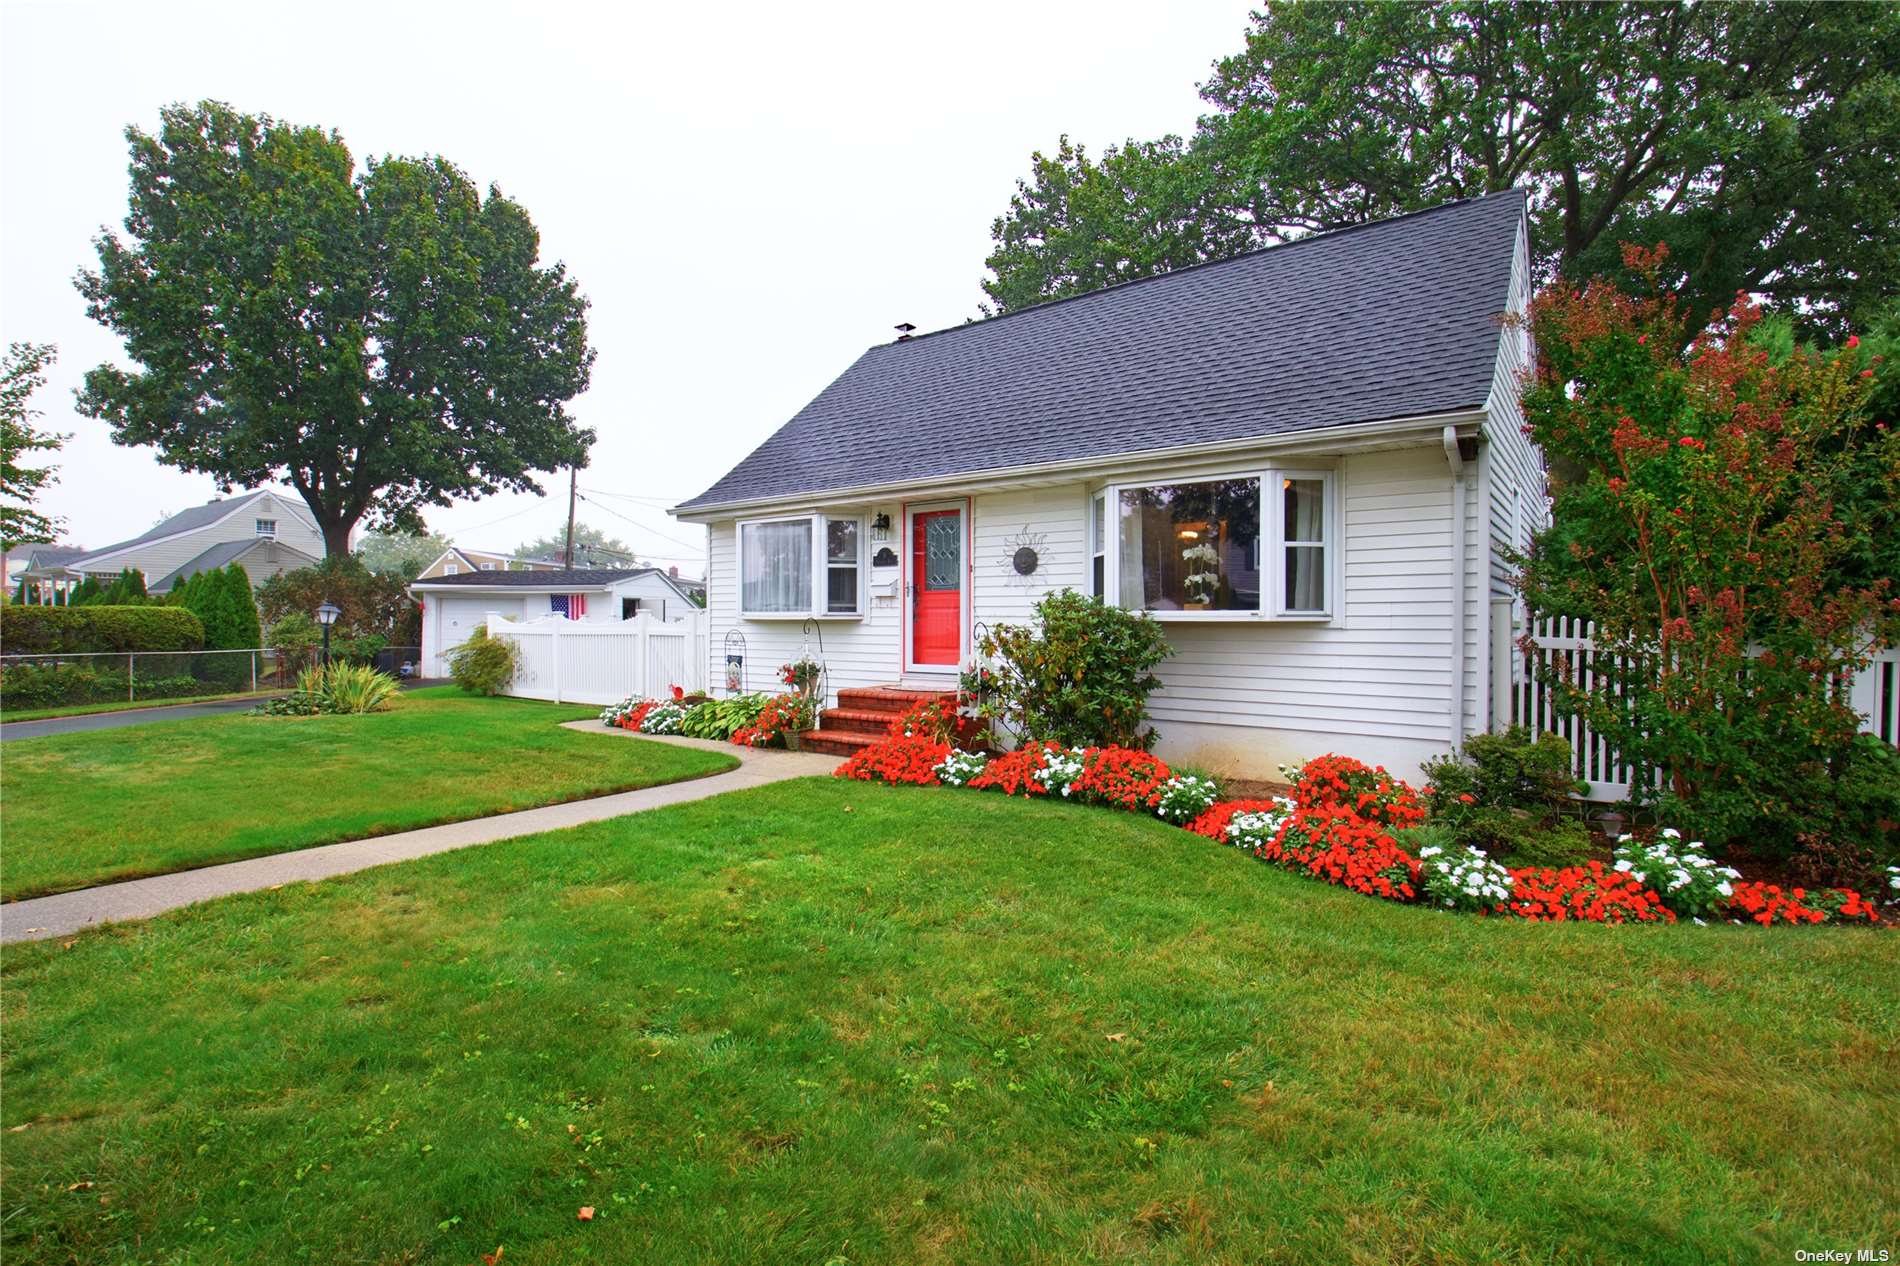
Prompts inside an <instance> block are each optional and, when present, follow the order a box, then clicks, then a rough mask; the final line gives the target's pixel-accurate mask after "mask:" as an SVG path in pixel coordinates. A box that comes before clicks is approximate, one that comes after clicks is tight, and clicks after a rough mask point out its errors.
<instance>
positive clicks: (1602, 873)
mask: <svg viewBox="0 0 1900 1266" xmlns="http://www.w3.org/2000/svg"><path fill="white" fill-rule="evenodd" d="M947 719H948V718H947V717H946V716H944V715H943V714H942V711H941V710H939V711H937V712H928V711H927V710H926V709H922V708H919V709H912V711H911V712H910V713H906V714H905V718H900V720H899V722H898V723H895V724H893V725H892V727H891V728H892V735H891V737H889V738H888V739H886V740H885V741H884V742H882V743H877V744H874V745H872V746H870V747H866V748H862V749H860V750H859V751H858V752H857V753H856V754H854V755H853V756H852V757H851V759H850V760H848V761H846V762H845V763H844V764H843V765H842V766H841V767H840V768H839V769H838V771H837V776H838V777H841V778H855V779H860V780H863V781H867V782H888V783H894V784H900V785H904V786H942V787H966V788H969V789H971V790H974V791H1000V792H1002V793H1003V794H1004V795H1006V796H1038V797H1044V798H1048V799H1052V800H1069V801H1078V802H1081V803H1084V804H1095V805H1101V806H1103V807H1106V808H1112V809H1120V810H1123V811H1126V812H1133V813H1152V814H1154V815H1155V816H1156V817H1158V818H1160V819H1162V820H1163V821H1166V822H1170V823H1173V824H1175V825H1177V826H1180V827H1181V828H1182V829H1183V830H1185V831H1187V832H1189V833H1191V834H1194V835H1200V836H1204V837H1206V838H1207V839H1211V840H1217V841H1219V842H1221V843H1223V844H1228V845H1232V846H1234V847H1236V848H1240V849H1242V850H1243V851H1245V852H1247V853H1248V854H1250V855H1251V856H1254V857H1256V858H1259V859H1260V860H1261V861H1264V862H1269V863H1272V864H1274V865H1277V866H1280V867H1283V868H1285V869H1288V870H1292V871H1295V872H1296V873H1299V874H1304V875H1308V876H1311V877H1313V878H1315V879H1320V880H1323V881H1325V882H1327V883H1330V884H1334V885H1337V886H1339V887H1342V888H1345V889H1347V890H1348V891H1351V892H1357V893H1361V894H1364V895H1366V896H1372V897H1378V898H1381V899H1382V900H1387V901H1402V902H1404V901H1419V902H1421V903H1424V904H1428V905H1430V906H1433V907H1435V908H1438V909H1441V910H1451V911H1462V912H1465V913H1471V914H1481V915H1490V916H1494V917H1503V918H1519V919H1528V920H1531V921H1534V922H1548V923H1561V922H1588V923H1674V922H1676V920H1677V918H1678V916H1680V917H1682V918H1684V919H1693V920H1694V921H1695V922H1697V923H1701V922H1703V918H1702V916H1704V915H1708V916H1712V917H1719V918H1727V919H1728V920H1729V921H1731V922H1734V923H1741V922H1743V921H1745V920H1746V921H1751V922H1754V923H1758V924H1761V925H1763V926H1770V925H1773V924H1776V923H1795V924H1803V923H1805V924H1815V923H1831V922H1838V923H1849V922H1864V923H1879V922H1880V915H1879V912H1878V911H1877V910H1876V909H1875V907H1874V904H1873V903H1872V902H1871V901H1869V900H1868V899H1867V898H1865V897H1863V896H1861V895H1860V894H1859V893H1855V892H1851V891H1849V890H1847V889H1844V888H1830V889H1803V888H1792V889H1787V890H1783V889H1782V888H1779V887H1777V886H1775V885H1772V884H1761V883H1748V882H1744V881H1742V880H1741V878H1740V876H1739V874H1738V873H1737V872H1736V871H1734V870H1733V869H1731V868H1729V867H1726V866H1718V865H1717V864H1716V863H1715V862H1714V861H1713V860H1712V859H1711V858H1709V857H1708V856H1706V855H1705V854H1704V853H1703V852H1702V851H1701V848H1702V846H1701V845H1700V844H1696V843H1685V842H1684V841H1683V840H1682V837H1681V835H1680V834H1679V833H1678V832H1676V831H1673V830H1664V831H1662V832H1661V833H1660V834H1659V836H1658V837H1657V838H1655V839H1653V840H1637V839H1636V838H1635V837H1633V836H1627V835H1626V836H1624V837H1623V838H1622V839H1621V840H1619V841H1618V843H1617V849H1616V855H1615V859H1614V865H1610V866H1606V865H1604V864H1603V863H1602V862H1599V861H1590V862H1586V863H1584V864H1583V865H1580V866H1557V867H1537V866H1526V867H1520V868H1517V869H1511V868H1508V867H1506V866H1504V865H1503V864H1501V863H1499V862H1497V861H1494V860H1493V859H1491V858H1490V857H1489V856H1487V855H1486V854H1485V852H1484V851H1483V850H1481V849H1476V848H1470V847H1462V846H1461V847H1457V848H1446V847H1443V846H1442V845H1440V844H1436V843H1434V844H1430V845H1427V846H1426V847H1423V848H1421V849H1419V852H1418V855H1416V856H1414V855H1413V854H1411V853H1409V852H1407V851H1406V849H1405V847H1404V846H1403V845H1402V844H1401V843H1400V841H1399V838H1398V835H1397V834H1395V832H1396V833H1403V832H1404V831H1405V829H1406V828H1409V827H1415V826H1419V825H1421V824H1423V823H1424V822H1425V820H1426V816H1427V815H1426V808H1425V803H1424V801H1423V800H1422V799H1421V798H1420V796H1419V794H1418V792H1417V791H1415V790H1414V789H1413V788H1412V787H1410V786H1408V785H1407V784H1406V783H1405V782H1404V781H1403V780H1401V779H1398V778H1395V777H1393V776H1392V775H1391V774H1389V773H1387V772H1386V771H1385V770H1383V769H1380V768H1377V767H1374V766H1368V765H1365V764H1362V763H1361V762H1359V761H1356V760H1353V759H1352V758H1351V757H1347V756H1338V755H1326V756H1320V757H1315V758H1314V759H1313V760H1310V761H1308V762H1306V764H1305V765H1303V766H1299V767H1296V768H1288V769H1286V770H1285V771H1284V772H1285V773H1286V774H1287V776H1288V777H1289V778H1290V779H1291V780H1292V782H1293V784H1294V794H1293V795H1292V797H1290V798H1287V797H1281V798H1276V799H1270V800H1226V801H1217V800H1216V798H1215V797H1216V796H1217V794H1218V790H1217V788H1216V786H1215V784H1214V783H1213V781H1212V780H1211V779H1207V778H1201V777H1198V776H1196V775H1191V774H1190V775H1177V774H1175V773H1174V772H1173V771H1172V770H1170V769H1169V768H1168V766H1167V763H1166V762H1164V761H1163V760H1161V759H1160V758H1159V757H1157V756H1154V755H1152V754H1150V753H1148V752H1143V751H1137V750H1135V749H1132V748H1121V747H1087V748H1070V747H1064V746H1063V745H1061V744H1059V743H1047V742H1032V743H1027V744H1025V745H1023V746H1022V747H1020V748H1018V749H1017V750H1015V751H1013V752H1005V753H1002V754H1001V755H996V756H985V755H983V754H981V753H975V752H967V751H963V750H961V749H960V748H957V747H955V746H953V745H952V742H951V740H952V738H953V737H954V734H955V731H954V729H952V728H951V727H949V726H948V725H945V724H943V722H945V721H946V720H947ZM1889 879H1890V882H1891V883H1892V885H1893V887H1894V892H1895V894H1896V895H1900V868H1892V869H1890V870H1889Z"/></svg>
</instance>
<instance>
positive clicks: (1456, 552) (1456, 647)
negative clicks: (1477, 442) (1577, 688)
mask: <svg viewBox="0 0 1900 1266" xmlns="http://www.w3.org/2000/svg"><path fill="white" fill-rule="evenodd" d="M1443 439H1444V442H1445V461H1446V463H1447V464H1449V465H1450V466H1451V745H1452V746H1453V747H1459V746H1461V745H1463V743H1464V741H1465V458H1464V454H1463V453H1460V452H1459V451H1458V428H1457V427H1455V426H1447V427H1446V428H1445V430H1444V432H1443Z"/></svg>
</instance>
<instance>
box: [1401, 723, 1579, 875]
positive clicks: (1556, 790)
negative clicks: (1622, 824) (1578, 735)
mask: <svg viewBox="0 0 1900 1266" xmlns="http://www.w3.org/2000/svg"><path fill="white" fill-rule="evenodd" d="M1425 773H1426V776H1427V777H1428V778H1429V779H1430V780H1431V781H1430V782H1429V783H1428V784H1427V786H1426V788H1425V804H1426V807H1427V809H1428V810H1429V811H1430V813H1431V820H1432V821H1433V822H1434V823H1436V824H1438V825H1439V826H1442V827H1444V828H1446V829H1447V830H1449V831H1450V832H1451V833H1452V835H1453V836H1454V837H1455V839H1456V840H1457V842H1458V844H1459V845H1462V846H1465V847H1469V848H1478V849H1483V850H1484V851H1485V852H1486V853H1488V854H1490V855H1491V856H1493V857H1502V858H1508V859H1509V860H1510V861H1511V862H1512V863H1513V864H1515V865H1518V866H1569V865H1574V864H1576V863H1577V862H1579V861H1581V860H1582V859H1583V858H1584V857H1586V856H1587V855H1588V854H1589V852H1590V832H1589V830H1588V829H1587V828H1586V827H1585V826H1584V825H1583V823H1582V822H1581V821H1580V820H1579V818H1578V810H1577V805H1576V802H1575V801H1574V800H1573V799H1572V796H1573V794H1579V793H1581V792H1582V791H1583V790H1584V789H1585V787H1586V786H1587V784H1585V783H1582V782H1579V781H1578V780H1577V778H1576V776H1575V775H1574V774H1572V773H1571V771H1570V744H1569V742H1568V741H1567V740H1566V739H1564V738H1563V736H1562V735H1558V734H1533V733H1532V732H1531V731H1530V730H1528V729H1526V728H1525V727H1523V726H1521V725H1518V726H1512V727H1511V728H1510V729H1508V730H1503V731H1500V732H1498V733H1493V734H1474V735H1472V736H1471V737H1470V738H1469V739H1467V740H1466V741H1465V745H1464V749H1463V750H1462V751H1461V752H1458V753H1455V754H1453V755H1450V756H1441V757H1438V758H1436V759H1434V760H1429V761H1427V762H1425Z"/></svg>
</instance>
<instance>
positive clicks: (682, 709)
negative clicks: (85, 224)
mask: <svg viewBox="0 0 1900 1266" xmlns="http://www.w3.org/2000/svg"><path fill="white" fill-rule="evenodd" d="M676 689H677V687H676ZM691 711H692V708H691V707H690V706H688V705H687V704H684V703H681V702H680V701H679V700H678V699H663V700H661V701H660V702H658V703H656V704H654V705H653V706H652V707H650V708H648V709H647V711H646V714H645V716H644V717H643V718H642V719H641V721H640V732H641V733H642V734H678V733H679V732H680V726H682V725H683V724H685V722H686V714H687V713H689V712H691Z"/></svg>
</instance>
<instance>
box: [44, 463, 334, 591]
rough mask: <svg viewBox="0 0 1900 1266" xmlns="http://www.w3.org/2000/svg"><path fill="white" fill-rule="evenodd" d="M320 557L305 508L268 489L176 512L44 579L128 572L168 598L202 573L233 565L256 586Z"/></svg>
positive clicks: (317, 534) (319, 537) (106, 577)
mask: <svg viewBox="0 0 1900 1266" xmlns="http://www.w3.org/2000/svg"><path fill="white" fill-rule="evenodd" d="M322 558H323V533H322V532H321V531H320V530H319V529H318V527H317V523H316V520H315V519H314V518H313V517H311V514H310V510H309V508H308V507H307V506H305V505H304V504H303V502H302V501H301V500H300V499H298V498H296V497H294V496H290V495H288V494H285V493H281V492H278V491H276V490H275V489H271V488H260V489H258V490H257V491H255V492H246V493H241V494H239V495H238V496H235V497H221V498H218V499H217V500H214V501H208V502H206V503H205V504H204V505H201V506H193V507H192V508H191V509H189V510H185V511H182V512H181V513H178V514H174V515H172V516H170V517H169V518H167V519H165V520H164V521H163V522H161V523H159V524H157V525H155V526H154V527H152V528H150V529H148V530H146V531H144V532H142V533H140V534H139V535H137V536H135V537H132V538H131V539H130V540H125V541H120V542H118V543H116V544H113V545H108V546H106V547H105V548H103V549H95V550H89V551H87V552H86V553H84V554H81V555H79V556H78V557H77V558H70V559H66V560H65V561H64V562H62V563H61V564H60V565H59V570H60V572H61V573H63V574H62V575H60V576H54V575H51V574H49V575H48V576H47V577H46V579H48V580H57V579H65V580H71V581H77V580H83V579H84V578H85V577H87V576H92V577H96V578H97V579H98V580H100V581H101V582H102V583H103V582H107V581H110V580H111V579H112V578H113V577H115V576H117V575H118V574H119V573H120V572H122V571H124V570H125V569H126V568H128V567H131V568H136V569H137V570H139V571H141V572H143V573H144V574H145V587H146V590H147V591H148V592H150V593H165V592H167V591H169V590H170V589H171V587H172V586H173V585H174V584H176V583H177V582H179V581H181V580H184V579H186V578H188V577H190V576H193V575H195V574H197V573H198V572H201V571H207V570H210V569H211V568H214V567H223V566H226V565H228V564H230V563H233V562H235V563H237V564H238V565H239V566H241V567H243V568H244V570H245V571H246V572H247V573H249V575H250V577H251V584H252V585H253V586H256V585H261V584H263V583H264V582H265V581H266V580H269V579H270V578H271V577H272V576H275V575H276V574H277V573H279V572H282V571H290V570H293V569H295V568H298V567H310V566H313V565H315V564H316V563H317V562H319V561H321V560H322Z"/></svg>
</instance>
